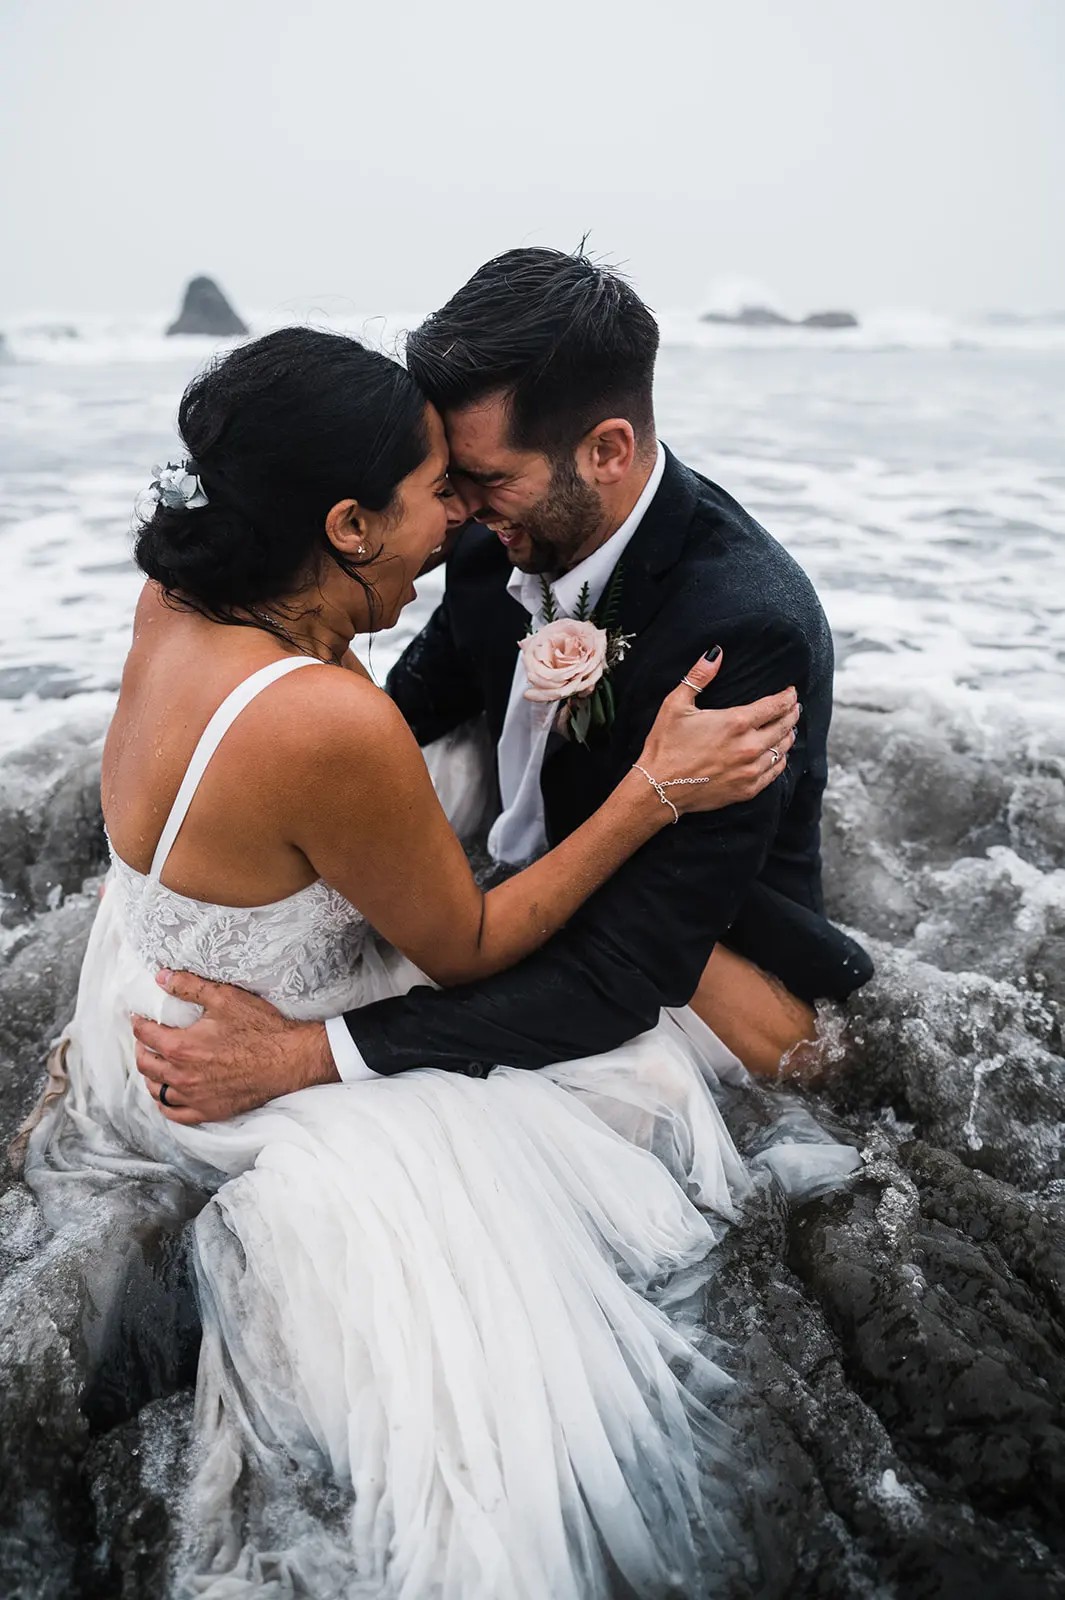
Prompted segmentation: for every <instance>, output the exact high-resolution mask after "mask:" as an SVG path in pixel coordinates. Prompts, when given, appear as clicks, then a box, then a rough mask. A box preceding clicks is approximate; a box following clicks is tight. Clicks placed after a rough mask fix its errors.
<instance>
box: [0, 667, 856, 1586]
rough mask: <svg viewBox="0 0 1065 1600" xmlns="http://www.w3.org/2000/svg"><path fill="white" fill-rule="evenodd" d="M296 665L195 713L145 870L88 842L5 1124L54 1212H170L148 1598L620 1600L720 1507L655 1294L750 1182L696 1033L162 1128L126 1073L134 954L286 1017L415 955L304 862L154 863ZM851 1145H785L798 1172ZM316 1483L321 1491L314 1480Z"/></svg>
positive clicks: (454, 799) (388, 983) (688, 1354)
mask: <svg viewBox="0 0 1065 1600" xmlns="http://www.w3.org/2000/svg"><path fill="white" fill-rule="evenodd" d="M313 664H314V663H313V662H311V661H309V660H306V659H302V658H301V659H293V660H286V661H283V662H278V663H275V664H274V665H272V666H270V667H268V668H265V669H263V670H262V671H261V672H257V673H255V674H254V675H253V676H252V677H251V678H249V679H248V680H247V682H246V683H244V684H242V685H241V686H240V687H239V688H238V689H237V690H236V691H234V693H233V694H231V695H230V696H229V697H228V698H227V700H226V701H225V702H224V703H223V705H222V706H221V707H220V708H219V710H218V711H217V713H216V714H215V716H214V717H213V718H212V720H211V722H210V723H209V725H208V727H207V729H206V730H205V732H204V734H203V737H202V738H201V740H200V742H199V744H198V746H197V749H196V751H195V753H194V755H193V757H192V760H191V762H190V765H189V769H188V773H187V775H186V778H185V780H184V782H183V784H182V786H181V789H180V792H179V794H178V796H177V799H176V800H175V803H174V807H173V810H172V812H171V814H170V817H169V819H168V821H167V824H166V826H165V827H164V829H163V833H162V836H161V838H160V841H159V845H158V848H157V850H156V852H155V859H154V860H153V862H152V867H151V871H150V872H149V873H148V874H147V876H145V875H144V874H142V873H139V872H136V871H134V870H133V868H131V867H130V866H128V865H127V864H126V863H125V862H123V861H122V860H120V859H119V858H118V857H117V856H115V855H114V853H113V852H112V867H111V871H110V874H109V878H108V884H107V892H106V894H105V896H104V898H103V900H102V902H101V905H100V909H99V913H98V915H97V917H96V921H95V925H94V927H93V931H92V935H91V938H90V941H89V946H88V950H87V953H86V956H85V962H84V966H83V969H82V974H81V981H80V986H79V991H78V1000H77V1008H76V1012H75V1015H74V1019H73V1021H72V1022H71V1024H70V1027H69V1029H68V1030H67V1033H66V1035H65V1056H66V1065H67V1070H68V1074H69V1077H68V1083H67V1086H66V1088H65V1092H63V1093H61V1094H53V1095H52V1096H50V1097H49V1101H48V1103H47V1106H46V1110H45V1112H44V1114H43V1116H42V1118H41V1120H40V1121H39V1122H38V1124H37V1125H36V1127H35V1128H34V1130H33V1132H32V1135H31V1137H30V1142H29V1146H28V1150H27V1157H26V1167H25V1175H26V1180H27V1182H28V1183H29V1184H30V1185H31V1186H32V1188H33V1189H34V1190H35V1192H36V1194H37V1195H38V1197H39V1199H40V1202H41V1205H42V1207H43V1209H44V1212H45V1216H46V1219H47V1220H48V1222H49V1223H50V1224H51V1225H52V1226H53V1227H55V1228H61V1227H64V1226H66V1227H70V1226H73V1225H74V1219H75V1217H77V1216H78V1215H79V1208H80V1214H81V1215H82V1217H84V1215H86V1213H85V1212H84V1206H85V1205H86V1204H95V1205H96V1206H97V1207H99V1206H100V1205H105V1206H106V1204H107V1203H108V1199H109V1197H111V1198H112V1199H114V1197H117V1196H118V1195H120V1194H129V1193H130V1192H136V1193H137V1194H139V1195H140V1196H141V1197H142V1198H143V1196H145V1195H147V1196H149V1197H150V1201H151V1203H153V1204H155V1205H157V1206H158V1207H159V1208H162V1209H165V1208H167V1207H169V1208H170V1210H171V1211H172V1213H173V1214H174V1215H179V1214H180V1213H181V1208H182V1206H185V1207H186V1209H187V1210H195V1209H196V1207H197V1206H199V1205H202V1209H200V1210H199V1212H198V1216H197V1218H196V1222H195V1226H194V1246H193V1249H194V1258H195V1271H196V1278H197V1286H198V1294H199V1301H200V1309H201V1316H202V1323H203V1343H202V1347H201V1355H200V1366H199V1375H198V1380H197V1399H196V1420H195V1437H196V1449H195V1459H194V1461H193V1462H191V1463H190V1466H189V1483H188V1487H187V1491H186V1493H185V1497H184V1506H183V1516H184V1525H185V1527H186V1529H187V1530H188V1538H189V1543H188V1546H187V1549H186V1552H185V1554H184V1556H183V1557H182V1563H181V1565H182V1568H183V1570H181V1571H180V1572H179V1573H178V1574H177V1575H176V1578H175V1586H176V1589H177V1592H178V1593H181V1594H185V1593H190V1594H192V1593H195V1594H200V1595H206V1596H209V1597H210V1600H235V1597H238V1596H240V1597H245V1596H251V1595H257V1596H258V1595H267V1596H274V1597H278V1600H281V1597H288V1596H296V1595H309V1596H314V1597H315V1600H323V1597H325V1596H329V1595H338V1596H339V1595H345V1596H346V1595H367V1596H378V1597H380V1596H389V1597H392V1596H395V1597H401V1600H545V1597H548V1596H550V1597H552V1600H598V1597H600V1596H606V1595H608V1594H610V1593H612V1592H615V1588H616V1586H617V1585H618V1582H619V1579H620V1581H621V1586H622V1587H624V1586H625V1585H628V1587H629V1589H630V1590H631V1591H632V1592H634V1593H635V1594H636V1595H639V1596H651V1595H659V1594H666V1593H677V1592H678V1591H679V1592H681V1593H690V1592H693V1588H694V1586H695V1582H696V1580H695V1572H696V1561H697V1548H698V1547H699V1545H700V1542H702V1543H704V1544H705V1543H706V1542H707V1541H708V1540H709V1541H710V1542H711V1543H712V1541H713V1539H714V1538H715V1537H717V1536H718V1535H719V1534H720V1531H721V1529H720V1526H719V1519H718V1512H719V1509H720V1508H719V1507H715V1506H714V1505H713V1504H712V1503H711V1504H708V1503H707V1500H706V1495H705V1493H704V1487H705V1486H704V1483H703V1482H702V1481H701V1478H705V1476H706V1466H707V1462H708V1461H711V1462H712V1461H715V1460H716V1461H718V1462H720V1461H721V1460H722V1459H723V1457H725V1456H726V1455H727V1449H728V1446H727V1442H726V1441H725V1439H724V1437H723V1432H722V1429H721V1427H720V1425H719V1424H717V1423H716V1422H715V1420H714V1417H713V1410H712V1407H713V1402H714V1399H715V1397H716V1396H717V1395H718V1394H719V1393H720V1392H721V1391H722V1390H723V1389H724V1388H725V1387H726V1386H727V1384H728V1382H729V1380H728V1379H727V1378H726V1376H725V1374H724V1373H723V1372H722V1371H721V1370H720V1369H719V1368H718V1367H716V1366H715V1365H714V1364H713V1363H712V1362H711V1361H709V1360H708V1359H706V1358H705V1357H704V1356H702V1355H700V1354H699V1352H698V1351H697V1350H696V1348H695V1347H694V1345H693V1344H692V1343H691V1342H690V1341H689V1339H688V1338H687V1337H686V1336H685V1334H684V1333H683V1332H682V1331H681V1330H680V1328H679V1327H678V1326H677V1325H676V1324H675V1323H674V1322H672V1321H670V1319H669V1318H668V1317H667V1316H666V1314H665V1313H664V1312H663V1311H662V1310H661V1309H659V1308H658V1307H657V1306H656V1305H655V1304H654V1293H653V1291H654V1288H655V1285H656V1284H660V1283H661V1282H662V1280H663V1279H664V1278H665V1277H666V1276H667V1275H669V1274H671V1273H674V1272H675V1271H676V1270H677V1269H679V1268H682V1267H690V1266H693V1265H695V1264H698V1263H702V1262H705V1261H706V1259H707V1257H708V1255H709V1253H710V1252H711V1251H712V1248H713V1245H714V1244H715V1242H716V1240H717V1239H718V1238H719V1237H720V1234H721V1231H722V1229H723V1227H724V1225H725V1224H726V1223H727V1222H730V1221H732V1220H734V1218H735V1216H736V1206H737V1202H739V1201H740V1200H742V1197H743V1195H744V1194H745V1193H746V1191H747V1189H748V1187H749V1184H750V1181H751V1180H750V1177H749V1175H748V1173H747V1171H746V1170H745V1168H744V1165H743V1162H742V1161H741V1159H740V1157H739V1156H738V1154H737V1152H736V1149H735V1147H734V1145H733V1143H732V1140H731V1138H730V1136H729V1134H728V1131H727V1129H726V1127H725V1124H724V1122H723V1120H722V1118H721V1115H720V1112H719V1111H718V1108H717V1105H716V1104H715V1101H714V1099H713V1097H712V1095H711V1093H710V1092H709V1088H708V1084H713V1083H714V1082H715V1065H716V1069H717V1070H719V1071H722V1072H724V1073H727V1074H731V1075H732V1076H733V1077H740V1078H742V1069H741V1068H740V1067H739V1064H738V1063H737V1062H736V1061H735V1058H734V1057H731V1056H730V1054H729V1052H728V1051H727V1050H725V1049H724V1047H723V1046H722V1045H721V1044H720V1042H719V1041H717V1040H715V1039H714V1036H713V1035H712V1034H711V1033H710V1032H709V1030H708V1029H705V1028H704V1027H703V1026H702V1025H701V1024H699V1023H698V1021H697V1019H695V1018H693V1017H691V1016H690V1015H689V1016H687V1017H681V1018H679V1020H678V1018H675V1017H672V1016H665V1015H664V1016H663V1018H662V1021H661V1023H660V1024H659V1026H658V1027H657V1028H655V1029H654V1030H653V1031H652V1032H650V1033H648V1034H645V1035H644V1036H642V1037H641V1038H639V1039H636V1040H634V1041H632V1042H631V1043H630V1044H628V1045H626V1046H624V1047H623V1048H622V1049H619V1050H616V1051H614V1052H612V1053H610V1054H609V1055H606V1056H602V1057H597V1058H592V1059H589V1060H586V1061H583V1062H569V1063H566V1064H565V1065H563V1066H559V1067H556V1068H551V1069H546V1070H544V1071H540V1072H528V1071H516V1070H513V1069H510V1068H507V1067H505V1066H504V1067H499V1068H497V1069H496V1070H495V1071H493V1072H492V1073H490V1074H489V1075H488V1076H487V1077H486V1078H483V1079H480V1078H472V1077H465V1076H463V1075H461V1074H455V1073H446V1072H442V1071H438V1070H433V1069H424V1070H417V1071H413V1072H407V1073H403V1074H400V1075H397V1076H395V1077H391V1078H384V1079H381V1080H380V1081H376V1082H368V1083H355V1084H350V1085H344V1084H335V1085H329V1086H326V1087H321V1088H314V1089H309V1090H304V1091H302V1092H300V1093H296V1094H291V1095H287V1096H284V1097H282V1098H280V1099H278V1100H275V1101H273V1102H271V1103H270V1104H268V1105H266V1106H264V1107H262V1108H261V1109H260V1110H257V1111H254V1112H251V1113H249V1114H247V1115H244V1116H239V1117H235V1118H234V1119H232V1120H231V1121H229V1122H225V1123H215V1124H207V1125H203V1126H200V1127H193V1128H183V1127H181V1126H178V1125H174V1124H171V1123H169V1122H168V1121H167V1120H166V1119H165V1118H164V1117H162V1116H161V1115H160V1113H159V1110H158V1108H157V1107H156V1105H155V1103H154V1102H153V1100H152V1099H151V1097H150V1095H149V1093H148V1090H147V1087H146V1084H145V1081H144V1079H143V1078H142V1077H141V1075H140V1073H139V1072H137V1070H136V1067H135V1058H134V1046H133V1038H132V1034H131V1030H130V1021H129V1019H130V1014H131V1012H140V1013H142V1014H145V1015H151V1016H155V1017H157V1018H158V1019H160V1020H162V1021H164V1022H172V1023H187V1022H188V1021H190V1020H192V1018H193V1017H194V1016H195V1015H196V1014H197V1013H196V1010H195V1008H193V1007H189V1006H187V1005H185V1004H183V1003H182V1002H179V1001H176V1000H174V999H173V998H171V997H170V996H167V995H166V994H165V993H164V992H163V991H162V990H160V989H159V987H158V985H156V984H155V982H154V981H153V978H154V973H155V972H156V971H158V970H159V969H160V968H161V967H163V966H166V967H170V968H172V969H184V970H188V971H191V972H195V973H200V974H202V975H203V976H205V977H209V978H213V979H218V980H220V981H224V982H227V983H237V984H240V985H242V986H243V987H245V988H247V989H249V990H254V991H255V992H256V993H258V994H261V995H263V996H265V997H266V998H267V999H269V1000H270V1001H271V1002H272V1003H273V1004H274V1005H276V1006H277V1007H278V1008H279V1009H280V1010H281V1011H282V1012H284V1013H285V1014H286V1015H287V1016H289V1017H295V1018H325V1017H328V1016H331V1015H335V1014H337V1013H339V1012H341V1011H344V1010H348V1009H351V1008H353V1007H356V1006H359V1005H361V1004H367V1003H369V1002H371V1001H373V1000H375V999H378V998H380V997H382V996H385V995H388V994H394V993H398V992H402V991H405V990H406V989H408V988H409V987H410V986H411V985H412V984H414V983H417V982H425V981H426V980H425V979H424V977H422V975H421V974H420V973H419V972H418V971H417V970H416V969H415V968H414V967H413V966H412V965H411V964H410V963H409V962H408V961H406V960H405V959H404V958H403V957H402V956H400V955H399V954H398V953H396V952H395V951H393V950H391V949H390V948H389V947H387V946H385V945H384V944H383V943H382V942H381V941H380V940H379V939H378V938H377V937H376V936H375V934H374V933H373V930H372V929H371V928H370V927H369V926H368V925H367V923H366V922H365V920H364V919H363V918H362V917H361V916H360V915H359V913H358V912H357V911H356V910H355V909H354V907H352V906H351V905H350V904H349V903H348V902H347V901H346V900H345V899H344V898H343V897H342V896H341V895H340V894H338V893H337V892H336V891H335V890H334V889H332V888H330V887H329V886H328V885H327V884H325V883H324V882H321V881H319V882H316V883H313V884H311V885H310V886H309V887H307V888H305V889H302V890H300V891H299V892H298V893H296V894H293V895H290V896H289V897H288V898H286V899H284V900H282V901H279V902H277V903H275V904H271V905H263V906H254V907H228V906H220V905H213V904H207V903H203V902H200V901H196V900H191V899H188V898H187V897H185V896H184V895H180V894H177V893H176V892H174V891H173V890H171V889H168V888H167V887H166V886H165V885H164V884H163V882H162V881H161V875H162V873H163V871H164V869H165V865H166V860H167V857H168V855H169V852H170V850H171V848H172V846H173V843H174V840H175V839H176V837H177V835H178V832H179V830H180V828H181V825H182V823H183V821H184V819H185V816H186V814H187V812H188V809H189V807H190V805H191V804H192V803H193V799H194V796H195V792H196V788H197V785H198V783H199V781H200V779H201V778H202V776H203V772H204V770H205V769H206V766H207V763H208V761H209V760H210V758H211V755H212V754H213V751H214V750H215V749H216V748H217V746H218V744H219V743H220V741H221V739H222V738H223V737H224V736H225V733H226V731H227V730H228V728H229V727H230V726H231V725H232V722H233V721H234V719H235V718H236V716H237V715H239V713H240V711H241V710H242V709H243V707H244V706H245V705H247V704H248V702H249V701H250V700H251V699H252V698H253V696H254V695H256V694H258V693H260V692H262V691H263V690H264V689H266V688H267V687H268V686H269V685H270V684H271V683H273V682H274V681H275V680H276V679H278V678H280V677H281V676H282V675H284V674H285V673H287V672H289V671H293V670H296V669H298V668H301V667H306V666H310V665H313ZM428 759H429V761H430V766H431V768H432V769H433V770H434V781H435V782H436V783H437V786H438V790H439V792H440V794H441V798H442V800H443V803H444V805H445V808H446V809H448V811H449V814H451V815H452V816H453V817H458V818H460V820H461V817H460V814H461V813H462V812H463V810H466V811H467V812H469V810H470V808H471V806H472V808H473V809H474V810H476V809H477V808H478V806H479V805H480V804H481V803H483V799H484V794H485V784H486V777H485V774H484V770H483V767H482V765H481V764H480V763H479V761H478V758H477V756H476V754H475V751H474V746H473V744H472V743H471V742H470V741H463V740H462V739H458V738H454V737H452V738H451V739H449V740H446V741H441V744H440V746H439V747H435V748H434V749H433V750H431V751H430V752H428ZM856 1160H857V1157H856V1155H855V1153H854V1152H853V1151H850V1150H841V1149H840V1147H838V1146H830V1145H828V1144H826V1143H822V1144H818V1145H814V1146H809V1147H807V1148H806V1151H805V1155H804V1156H803V1161H804V1163H805V1167H804V1179H803V1181H808V1180H809V1178H810V1174H811V1173H812V1174H813V1175H814V1177H815V1179H818V1181H820V1180H822V1179H823V1180H825V1181H831V1179H832V1177H833V1176H834V1175H835V1174H837V1173H839V1172H842V1171H846V1170H847V1169H848V1168H849V1167H851V1166H853V1165H854V1164H855V1163H856ZM785 1165H786V1163H785ZM207 1196H210V1198H209V1199H206V1203H203V1201H204V1200H205V1198H206V1197H207ZM190 1197H192V1198H191V1199H190ZM100 1214H101V1215H102V1213H100ZM98 1289H99V1293H100V1295H101V1296H103V1295H104V1294H105V1292H106V1291H105V1286H104V1285H103V1284H102V1283H101V1284H100V1285H98ZM330 1481H332V1482H333V1483H335V1485H336V1488H335V1489H334V1490H333V1491H332V1496H333V1497H332V1499H330V1498H329V1496H328V1494H326V1495H325V1498H324V1499H323V1498H322V1495H323V1494H324V1492H325V1491H324V1490H321V1492H319V1491H318V1490H314V1487H313V1486H314V1484H315V1483H317V1484H318V1485H319V1486H321V1485H322V1484H328V1483H329V1482H330ZM309 1485H310V1486H311V1487H308V1486H309ZM316 1494H317V1495H318V1498H317V1499H316V1498H315V1495H316Z"/></svg>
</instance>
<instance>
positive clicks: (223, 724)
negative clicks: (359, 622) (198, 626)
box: [148, 656, 325, 878]
mask: <svg viewBox="0 0 1065 1600" xmlns="http://www.w3.org/2000/svg"><path fill="white" fill-rule="evenodd" d="M323 665H325V663H324V662H321V661H319V660H318V659H317V658H316V657H314V656H286V657H285V659H284V660H283V661H271V663H270V665H269V666H268V667H260V668H259V671H258V672H253V673H252V675H251V677H250V678H245V679H244V682H243V683H238V684H237V687H236V688H235V689H233V690H232V691H231V692H230V693H229V694H227V695H226V697H225V699H224V700H223V701H222V704H221V705H220V706H219V707H218V710H217V711H216V712H215V714H214V716H213V717H212V718H211V720H210V722H209V723H208V724H207V726H206V728H204V730H203V732H202V733H201V734H200V739H199V743H198V744H197V746H196V748H195V750H194V751H193V752H192V758H191V760H190V761H189V764H188V767H187V768H186V771H185V776H184V777H183V778H182V780H181V788H180V789H179V790H178V792H177V798H176V799H175V801H174V804H173V805H172V806H171V808H170V815H169V816H168V817H167V819H166V822H165V824H164V826H163V831H162V833H161V834H160V835H159V843H158V844H157V845H156V847H155V855H154V856H153V857H152V866H151V871H150V872H149V874H148V876H149V877H150V878H160V877H162V872H163V868H164V867H165V866H166V862H167V857H168V856H169V855H170V852H171V850H173V848H174V843H175V841H176V839H177V836H178V834H179V833H180V832H181V825H182V823H183V822H184V821H185V818H186V817H187V816H188V814H189V807H190V806H191V804H192V799H193V796H194V795H195V793H196V790H197V789H198V788H199V787H200V780H201V779H202V777H203V775H204V773H205V772H206V771H207V763H208V762H209V761H210V759H211V757H212V756H213V755H214V753H215V751H216V750H217V749H218V746H219V745H220V744H221V743H222V740H223V739H224V738H225V736H226V734H227V733H228V732H229V730H230V728H231V727H232V726H233V724H234V722H236V720H237V718H238V717H239V716H240V713H241V712H242V711H243V710H244V707H245V706H247V705H250V704H251V702H252V701H253V700H254V699H255V696H256V695H257V694H261V693H262V691H263V690H264V689H266V688H268V687H269V686H270V684H272V683H275V682H276V681H277V679H278V678H283V677H285V676H286V675H287V674H288V673H290V672H295V670H296V668H297V667H320V666H323Z"/></svg>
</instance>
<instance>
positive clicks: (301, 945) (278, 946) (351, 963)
mask: <svg viewBox="0 0 1065 1600" xmlns="http://www.w3.org/2000/svg"><path fill="white" fill-rule="evenodd" d="M107 892H108V894H113V895H115V896H116V897H117V899H118V909H119V912H120V916H121V921H122V931H123V934H124V936H125V939H126V941H127V943H128V944H129V945H130V946H131V948H132V949H133V951H134V952H135V953H136V955H137V956H138V958H139V959H140V960H141V961H142V962H143V963H144V965H145V966H147V967H150V968H151V969H152V970H155V971H157V970H158V969H159V968H161V967H170V968H172V969H173V970H174V971H177V972H194V973H196V974H197V976H198V977H201V978H212V979H214V981H215V982H216V983H235V984H239V986H240V987H241V988H242V989H250V990H252V992H253V993H255V994H261V995H262V996H263V998H264V999H265V1000H269V1001H270V1002H271V1004H272V1005H275V1006H277V1008H278V1010H279V1011H282V1012H284V1014H285V1015H286V1016H288V1017H299V1018H301V1019H303V1020H308V1019H318V1018H324V1017H331V1016H336V1015H337V1014H339V1013H340V1012H342V1011H346V1010H349V1009H350V1008H351V1007H352V1006H354V1005H356V1004H358V1003H359V1001H360V999H361V995H362V985H361V983H360V978H359V969H360V964H361V958H362V955H363V952H364V949H365V946H366V943H367V939H368V938H369V937H370V931H369V926H368V924H367V922H366V920H365V918H364V917H362V916H361V915H360V914H359V912H358V911H356V909H355V907H354V906H353V905H351V904H350V902H349V901H347V900H345V899H344V896H343V895H342V894H338V892H337V891H336V890H335V889H332V888H330V886H329V884H327V883H323V882H322V880H321V879H319V880H318V882H317V883H312V884H309V885H308V886H307V888H306V889H301V890H300V891H299V892H298V893H297V894H292V895H289V896H287V898H286V899H284V900H277V901H274V902H273V903H272V904H270V905H264V906H219V905H211V904H208V903H206V902H204V901H202V900H190V899H189V898H188V896H187V895H183V894H177V893H175V891H174V890H173V889H168V888H166V887H165V885H164V884H162V883H160V882H159V881H158V879H156V878H150V877H146V876H145V875H144V874H143V873H141V872H135V871H134V869H133V868H132V867H130V866H128V865H127V864H126V862H124V861H123V860H121V859H120V857H118V856H116V855H115V853H114V851H113V850H112V852H111V879H110V882H109V885H108V891H107Z"/></svg>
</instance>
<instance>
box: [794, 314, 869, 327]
mask: <svg viewBox="0 0 1065 1600" xmlns="http://www.w3.org/2000/svg"><path fill="white" fill-rule="evenodd" d="M800 326H802V327H803V328H856V327H857V326H858V318H857V317H856V316H855V315H854V312H853V311H811V312H810V315H809V316H808V317H803V319H802V323H801V324H800Z"/></svg>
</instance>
